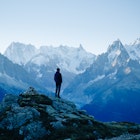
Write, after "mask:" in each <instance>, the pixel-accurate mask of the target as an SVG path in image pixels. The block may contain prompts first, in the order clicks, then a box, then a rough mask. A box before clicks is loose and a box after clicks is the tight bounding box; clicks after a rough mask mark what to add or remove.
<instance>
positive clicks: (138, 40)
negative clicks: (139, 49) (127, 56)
mask: <svg viewBox="0 0 140 140" xmlns="http://www.w3.org/2000/svg"><path fill="white" fill-rule="evenodd" d="M132 45H140V38H137V39H136V41H134V43H133V44H132Z"/></svg>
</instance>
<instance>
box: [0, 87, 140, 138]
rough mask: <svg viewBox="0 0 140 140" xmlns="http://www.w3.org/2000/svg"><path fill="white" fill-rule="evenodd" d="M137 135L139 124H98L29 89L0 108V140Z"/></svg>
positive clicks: (72, 106)
mask: <svg viewBox="0 0 140 140" xmlns="http://www.w3.org/2000/svg"><path fill="white" fill-rule="evenodd" d="M139 134H140V125H139V124H135V123H128V122H118V123H117V122H112V123H102V122H98V121H96V120H95V119H94V118H93V117H92V116H89V115H87V113H86V112H85V111H82V110H79V109H77V108H76V106H75V104H74V103H72V102H70V101H67V100H64V99H59V98H55V97H48V96H45V95H43V94H39V93H37V91H36V90H35V89H34V88H31V87H30V88H29V89H28V90H27V91H26V92H25V93H22V94H20V95H19V96H17V95H13V94H7V95H6V96H5V98H4V99H3V101H2V102H1V104H0V140H103V139H106V140H107V139H110V140H121V139H124V140H125V139H126V140H127V139H129V138H130V139H129V140H132V139H136V140H137V139H140V135H139Z"/></svg>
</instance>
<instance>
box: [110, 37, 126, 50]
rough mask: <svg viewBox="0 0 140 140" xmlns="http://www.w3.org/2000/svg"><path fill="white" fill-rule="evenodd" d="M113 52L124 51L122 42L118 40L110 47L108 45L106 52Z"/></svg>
mask: <svg viewBox="0 0 140 140" xmlns="http://www.w3.org/2000/svg"><path fill="white" fill-rule="evenodd" d="M114 50H125V47H124V46H123V44H122V42H121V41H120V40H119V39H117V40H116V41H114V42H113V43H112V45H109V47H108V49H107V52H111V51H114Z"/></svg>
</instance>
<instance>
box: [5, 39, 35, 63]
mask: <svg viewBox="0 0 140 140" xmlns="http://www.w3.org/2000/svg"><path fill="white" fill-rule="evenodd" d="M35 53H36V48H35V47H34V46H33V45H31V44H28V45H25V44H23V43H19V42H13V43H11V44H10V45H9V47H8V48H7V49H6V51H5V53H4V55H5V56H6V57H8V58H9V59H10V60H11V61H12V62H14V63H17V64H20V65H24V64H26V63H27V62H28V61H29V60H30V59H31V57H32V56H33V55H35Z"/></svg>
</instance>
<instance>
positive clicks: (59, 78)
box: [54, 68, 62, 98]
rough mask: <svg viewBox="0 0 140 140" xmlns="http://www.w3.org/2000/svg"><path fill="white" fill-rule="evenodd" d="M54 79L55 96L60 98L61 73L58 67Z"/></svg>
mask: <svg viewBox="0 0 140 140" xmlns="http://www.w3.org/2000/svg"><path fill="white" fill-rule="evenodd" d="M54 81H55V83H56V90H55V97H58V98H60V89H61V83H62V75H61V73H60V69H59V68H57V71H56V73H55V75H54Z"/></svg>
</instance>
